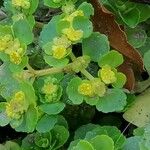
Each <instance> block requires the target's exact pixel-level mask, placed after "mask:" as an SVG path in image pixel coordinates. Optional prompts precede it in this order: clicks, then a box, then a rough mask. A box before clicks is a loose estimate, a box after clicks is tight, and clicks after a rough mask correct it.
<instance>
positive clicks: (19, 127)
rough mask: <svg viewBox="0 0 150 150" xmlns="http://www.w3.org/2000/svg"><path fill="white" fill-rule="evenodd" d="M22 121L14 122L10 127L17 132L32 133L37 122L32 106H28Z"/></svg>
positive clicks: (36, 113) (36, 114)
mask: <svg viewBox="0 0 150 150" xmlns="http://www.w3.org/2000/svg"><path fill="white" fill-rule="evenodd" d="M22 119H23V120H20V121H19V120H18V122H17V120H16V122H12V123H11V127H12V128H15V130H16V131H17V132H27V133H30V132H33V131H34V130H35V126H36V124H37V120H38V112H37V109H36V108H35V107H34V106H30V107H29V108H28V110H27V112H26V113H25V114H24V116H23V118H22Z"/></svg>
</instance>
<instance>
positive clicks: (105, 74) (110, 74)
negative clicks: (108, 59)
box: [98, 65, 117, 84]
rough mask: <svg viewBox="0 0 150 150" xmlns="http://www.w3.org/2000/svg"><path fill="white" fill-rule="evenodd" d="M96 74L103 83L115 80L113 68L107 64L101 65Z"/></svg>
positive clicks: (110, 82)
mask: <svg viewBox="0 0 150 150" xmlns="http://www.w3.org/2000/svg"><path fill="white" fill-rule="evenodd" d="M98 76H99V77H100V78H101V80H102V81H103V82H104V83H105V84H112V83H114V82H116V80H117V78H116V74H115V70H113V69H112V68H111V67H110V66H109V65H105V66H103V67H102V68H101V69H100V70H99V72H98Z"/></svg>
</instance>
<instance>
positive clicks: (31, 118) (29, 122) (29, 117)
mask: <svg viewBox="0 0 150 150" xmlns="http://www.w3.org/2000/svg"><path fill="white" fill-rule="evenodd" d="M37 121H38V110H37V108H36V107H34V106H30V107H29V108H28V111H27V112H26V126H27V130H28V131H30V132H33V131H34V129H35V127H36V124H37Z"/></svg>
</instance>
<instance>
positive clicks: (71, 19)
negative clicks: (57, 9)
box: [63, 10, 84, 23]
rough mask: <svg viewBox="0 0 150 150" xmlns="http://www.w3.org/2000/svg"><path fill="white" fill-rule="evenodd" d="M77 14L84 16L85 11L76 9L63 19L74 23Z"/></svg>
mask: <svg viewBox="0 0 150 150" xmlns="http://www.w3.org/2000/svg"><path fill="white" fill-rule="evenodd" d="M77 16H84V13H83V11H82V10H76V11H74V12H73V13H72V14H70V15H68V16H66V17H65V18H64V19H63V20H66V21H68V22H70V23H72V21H73V19H74V18H75V17H77Z"/></svg>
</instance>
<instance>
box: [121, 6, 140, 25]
mask: <svg viewBox="0 0 150 150" xmlns="http://www.w3.org/2000/svg"><path fill="white" fill-rule="evenodd" d="M119 15H120V17H121V18H122V20H123V21H124V22H125V23H126V24H127V25H128V26H129V27H130V28H135V27H136V26H137V24H138V23H139V21H140V11H139V10H138V9H137V8H135V9H132V10H131V11H129V12H128V13H121V12H120V11H119Z"/></svg>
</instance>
